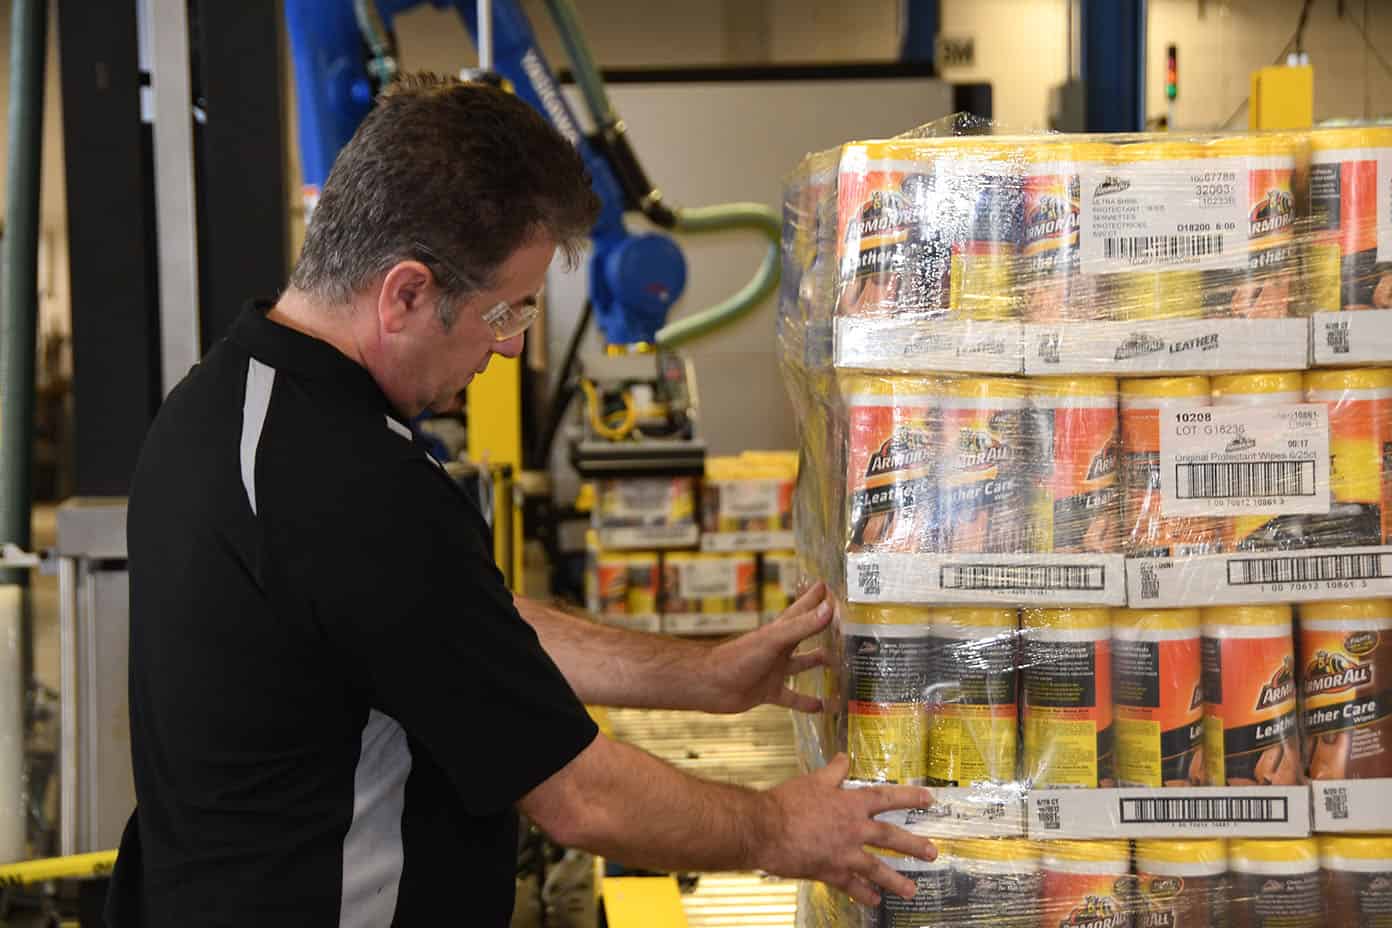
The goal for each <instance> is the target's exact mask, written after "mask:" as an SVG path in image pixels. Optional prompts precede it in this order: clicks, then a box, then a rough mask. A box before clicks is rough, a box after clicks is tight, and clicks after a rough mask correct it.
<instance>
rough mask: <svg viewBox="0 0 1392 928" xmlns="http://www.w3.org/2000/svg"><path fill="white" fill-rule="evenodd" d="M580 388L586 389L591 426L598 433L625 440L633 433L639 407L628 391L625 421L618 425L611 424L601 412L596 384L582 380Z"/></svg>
mask: <svg viewBox="0 0 1392 928" xmlns="http://www.w3.org/2000/svg"><path fill="white" fill-rule="evenodd" d="M580 389H581V390H584V391H585V405H586V406H587V407H589V412H590V426H591V427H592V428H593V429H594V430H595V434H596V435H598V436H599V437H600V438H607V439H608V440H609V441H623V440H624V439H625V438H627V437H628V436H629V435H631V434H632V433H633V429H634V427H635V426H637V424H638V407H636V406H634V405H633V398H632V397H630V396H629V395H628V393H627V392H625V393H624V395H623V402H624V412H623V421H622V422H620V423H619V424H618V425H617V426H610V425H608V424H607V423H606V422H605V421H604V416H603V414H602V413H601V412H600V408H599V394H598V393H597V392H596V391H595V387H594V384H592V383H590V382H589V381H588V380H581V381H580Z"/></svg>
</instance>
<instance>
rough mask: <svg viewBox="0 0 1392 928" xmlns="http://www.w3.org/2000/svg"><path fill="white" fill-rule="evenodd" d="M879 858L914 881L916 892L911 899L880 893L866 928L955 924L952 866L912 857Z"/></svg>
mask: <svg viewBox="0 0 1392 928" xmlns="http://www.w3.org/2000/svg"><path fill="white" fill-rule="evenodd" d="M880 859H881V860H884V861H885V862H886V863H888V864H889V865H890V866H891V867H893V868H894V869H895V870H897V871H899V872H900V873H902V874H903V875H904V876H906V877H908V878H909V879H911V880H913V882H914V886H915V887H917V892H915V893H914V897H913V898H912V899H903V898H901V897H899V896H897V895H895V894H894V893H890V892H886V893H881V894H880V905H879V908H878V909H877V910H875V911H874V912H872V913H870V916H871V917H870V924H869V925H868V926H867V928H948V926H951V925H954V924H957V922H956V913H955V912H953V903H954V902H955V901H956V887H955V886H954V884H953V879H952V868H951V867H948V866H944V865H937V866H934V865H932V864H925V863H923V862H922V861H918V860H914V859H912V858H903V857H881V858H880Z"/></svg>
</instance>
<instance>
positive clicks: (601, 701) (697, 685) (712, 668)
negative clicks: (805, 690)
mask: <svg viewBox="0 0 1392 928" xmlns="http://www.w3.org/2000/svg"><path fill="white" fill-rule="evenodd" d="M516 604H517V610H518V612H520V613H521V615H522V618H524V619H526V620H527V622H528V623H530V624H531V626H532V627H533V628H534V629H536V632H537V637H538V638H540V639H541V644H542V647H544V648H545V649H546V652H547V653H548V654H549V655H551V659H552V660H553V661H555V662H556V666H557V667H559V668H560V670H561V673H563V674H564V675H565V678H566V680H567V681H568V682H569V683H570V686H571V689H573V690H575V692H576V694H577V695H578V696H579V697H580V698H581V699H582V700H583V701H585V702H587V703H590V704H592V705H604V706H632V707H640V708H661V709H698V710H702V711H705V712H740V711H743V710H745V709H749V708H751V707H753V706H756V705H759V704H761V703H776V704H778V705H784V706H788V707H790V708H794V709H800V710H802V711H805V712H815V711H816V710H817V709H819V708H820V707H821V704H820V702H819V701H818V700H816V699H814V698H812V697H810V696H806V695H801V694H796V693H794V692H792V691H791V690H789V689H787V688H786V687H785V685H784V682H785V680H786V679H787V678H788V677H790V676H793V675H796V674H798V673H801V672H803V671H804V670H808V669H810V668H812V667H818V666H821V664H822V663H824V656H823V655H822V653H821V652H820V651H813V652H810V653H803V654H795V653H794V652H795V651H796V649H797V647H798V645H799V644H800V643H801V642H802V641H803V640H804V639H806V638H808V637H809V636H811V635H815V634H816V633H818V632H820V631H821V630H822V629H823V628H824V627H826V624H827V622H828V621H830V619H831V604H830V603H829V602H827V601H826V589H825V587H823V586H822V585H821V584H817V585H815V586H814V587H812V588H811V589H810V590H808V591H807V592H806V593H805V594H803V596H801V597H800V598H799V599H798V601H797V602H795V603H794V604H793V605H792V606H790V607H789V608H788V610H787V611H786V612H784V613H783V615H782V616H780V617H779V618H778V619H777V620H776V621H775V622H773V623H771V624H769V625H766V626H764V627H763V628H760V629H758V630H757V631H754V632H750V633H749V634H746V635H741V636H739V637H738V638H734V639H730V640H728V641H723V642H718V643H717V642H707V641H692V640H686V639H681V638H671V637H666V636H663V635H648V634H643V633H641V632H632V631H627V630H625V629H619V628H612V627H609V626H605V625H599V624H597V623H595V622H592V621H589V620H587V619H584V618H580V617H578V616H573V615H568V614H566V613H564V612H561V611H559V610H556V609H552V608H550V607H548V606H544V605H542V604H541V603H538V602H535V601H533V600H528V599H524V598H522V597H517V598H516Z"/></svg>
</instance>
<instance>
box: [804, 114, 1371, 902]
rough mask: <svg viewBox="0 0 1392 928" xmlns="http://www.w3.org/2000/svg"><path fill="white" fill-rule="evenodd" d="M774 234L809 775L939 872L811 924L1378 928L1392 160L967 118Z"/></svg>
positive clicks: (916, 142)
mask: <svg viewBox="0 0 1392 928" xmlns="http://www.w3.org/2000/svg"><path fill="white" fill-rule="evenodd" d="M784 216H785V234H784V239H783V241H784V262H783V267H784V273H783V279H782V290H781V294H780V309H779V323H778V333H779V340H780V346H781V361H782V367H783V373H784V377H785V381H786V383H787V385H788V389H789V393H790V395H791V397H792V400H793V403H794V407H795V410H796V413H797V417H798V429H799V438H800V444H801V454H800V460H799V467H798V473H797V486H796V490H795V492H794V495H793V502H792V509H793V513H794V523H795V534H796V540H797V545H796V559H797V565H798V566H797V572H798V575H799V576H800V577H802V578H804V579H811V578H822V579H825V580H826V582H827V584H828V587H829V589H830V591H831V594H832V596H833V598H834V600H835V603H836V613H835V619H834V621H833V623H832V626H831V627H830V628H829V629H828V631H827V633H826V635H825V641H824V642H823V644H824V646H825V647H826V649H827V653H828V655H829V667H828V669H827V671H826V672H825V673H822V674H808V675H806V677H805V678H804V681H803V683H802V685H804V686H806V687H807V688H808V689H809V690H813V691H815V692H816V693H817V694H818V695H820V696H822V697H823V700H824V706H825V710H824V712H823V713H821V714H819V715H815V716H809V717H803V718H799V719H797V721H796V726H797V734H798V741H799V749H800V755H801V760H802V763H803V765H804V767H805V768H807V769H815V768H818V767H820V766H822V765H824V764H825V763H827V762H828V760H829V759H830V758H831V757H832V756H833V755H834V754H836V753H838V752H845V753H846V754H847V755H848V756H849V760H850V770H851V772H850V779H849V780H848V782H847V784H846V786H847V788H861V787H865V786H869V785H873V784H876V783H890V782H898V783H914V784H922V785H926V786H928V787H930V788H931V789H932V790H933V792H934V795H935V797H936V802H935V803H934V805H933V806H931V807H930V808H927V809H919V810H911V811H901V812H897V813H888V814H886V815H885V816H884V818H885V819H886V820H888V821H891V822H894V823H896V824H900V825H903V826H905V827H908V828H910V829H911V830H914V831H917V832H919V833H922V834H926V835H930V836H933V837H935V838H938V839H939V847H940V852H941V856H940V857H939V859H938V860H937V861H935V862H933V863H926V862H921V861H913V860H907V859H904V858H899V857H896V856H894V855H892V854H888V853H886V854H884V855H883V856H884V859H885V861H886V863H888V864H889V866H891V867H892V868H894V869H896V870H899V871H900V872H902V873H905V874H906V875H908V876H910V877H911V878H912V879H913V880H914V881H915V882H916V884H917V885H918V887H919V893H918V896H917V897H916V898H915V899H914V900H913V901H911V902H908V901H904V900H900V899H897V898H888V897H887V898H886V899H885V901H884V902H882V904H881V905H880V906H879V907H877V908H876V909H874V910H873V911H872V910H869V909H865V908H863V907H858V906H856V905H855V904H854V903H852V902H851V901H849V900H848V899H846V898H844V897H841V896H839V895H838V894H837V893H835V892H832V891H828V890H827V889H826V888H825V887H808V888H806V889H805V891H804V892H803V894H802V905H801V907H800V918H801V923H802V924H803V925H807V926H817V928H842V926H857V928H870V926H876V928H879V926H884V928H927V926H949V925H952V926H956V925H970V926H977V925H979V926H987V925H990V926H998V925H1006V926H1011V925H1028V926H1030V928H1036V926H1038V928H1045V926H1047V928H1081V926H1089V928H1121V926H1126V928H1140V926H1147V928H1148V926H1161V925H1164V926H1174V928H1187V926H1205V928H1208V926H1212V925H1220V924H1221V925H1232V926H1269V928H1275V926H1278V925H1279V926H1284V928H1291V926H1297V925H1301V926H1303V925H1309V926H1312V928H1313V926H1316V925H1320V926H1323V925H1328V924H1350V925H1353V924H1380V922H1378V921H1375V919H1379V918H1392V914H1389V913H1392V546H1390V545H1392V508H1390V507H1392V495H1390V494H1392V321H1388V320H1392V130H1382V129H1357V130H1329V131H1322V130H1317V131H1315V132H1310V133H1281V134H1260V135H1259V134H1242V135H1229V136H1216V135H1215V136H1174V135H1166V136H1105V137H1104V136H1058V135H1037V136H1022V135H1005V134H999V133H996V132H993V130H992V129H991V127H989V126H984V125H981V124H979V123H971V122H967V121H963V120H961V119H954V120H952V121H950V122H946V123H943V124H936V125H931V126H925V127H923V128H921V129H918V130H915V131H914V132H912V133H909V134H906V135H904V136H901V137H898V138H894V139H888V140H882V141H865V142H850V143H847V144H845V145H842V146H840V147H839V148H837V149H833V150H831V151H827V152H820V153H817V154H814V155H810V156H808V157H807V158H806V159H805V160H804V161H803V162H802V164H801V165H799V167H798V169H797V170H796V171H795V172H794V173H793V174H792V175H791V176H790V178H789V180H788V184H787V187H786V197H785V203H784ZM1384 252H1385V254H1384ZM1384 262H1385V263H1384ZM1384 291H1386V292H1384ZM1384 328H1385V329H1386V331H1385V332H1384V331H1383V329H1384ZM1379 339H1383V341H1382V342H1380V341H1379ZM1336 349H1337V350H1336ZM1336 897H1337V898H1336ZM1350 907H1352V908H1350ZM1333 911H1339V912H1343V913H1345V915H1344V920H1343V921H1338V922H1330V921H1329V920H1328V917H1327V916H1326V912H1333ZM1360 919H1361V921H1360ZM1389 923H1390V924H1392V922H1389Z"/></svg>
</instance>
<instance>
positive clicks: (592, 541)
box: [585, 529, 629, 616]
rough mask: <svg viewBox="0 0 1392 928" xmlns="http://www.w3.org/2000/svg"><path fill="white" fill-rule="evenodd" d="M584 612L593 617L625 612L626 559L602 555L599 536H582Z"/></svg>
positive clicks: (613, 554)
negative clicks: (583, 549) (583, 539)
mask: <svg viewBox="0 0 1392 928" xmlns="http://www.w3.org/2000/svg"><path fill="white" fill-rule="evenodd" d="M585 561H586V569H585V608H586V609H587V610H588V611H589V612H590V613H592V614H594V615H599V616H604V615H623V614H625V613H626V612H628V611H629V609H628V593H629V574H628V558H627V557H625V556H624V555H623V554H619V553H616V552H613V551H605V550H604V549H602V548H601V547H600V546H599V534H598V533H597V532H596V531H594V529H590V530H589V531H587V532H586V533H585Z"/></svg>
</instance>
